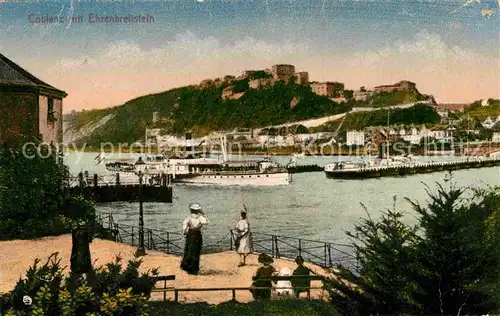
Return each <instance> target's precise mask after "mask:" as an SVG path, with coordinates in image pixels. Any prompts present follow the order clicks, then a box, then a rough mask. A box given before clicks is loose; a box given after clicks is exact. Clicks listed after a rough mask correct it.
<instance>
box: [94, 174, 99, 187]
mask: <svg viewBox="0 0 500 316" xmlns="http://www.w3.org/2000/svg"><path fill="white" fill-rule="evenodd" d="M97 179H98V178H97V173H94V188H97V184H98V180H97Z"/></svg>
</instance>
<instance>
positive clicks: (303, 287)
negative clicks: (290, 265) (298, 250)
mask: <svg viewBox="0 0 500 316" xmlns="http://www.w3.org/2000/svg"><path fill="white" fill-rule="evenodd" d="M295 263H297V268H296V269H295V270H294V271H293V275H294V276H309V275H310V273H311V270H309V268H308V267H306V266H304V258H302V256H297V258H295ZM292 285H293V288H294V292H295V296H296V297H299V295H300V293H302V292H307V291H308V290H309V288H310V287H311V281H309V280H307V279H303V280H302V279H295V280H293V281H292Z"/></svg>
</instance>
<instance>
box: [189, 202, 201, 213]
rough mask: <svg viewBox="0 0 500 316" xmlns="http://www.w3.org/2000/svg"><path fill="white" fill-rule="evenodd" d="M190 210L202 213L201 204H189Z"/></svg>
mask: <svg viewBox="0 0 500 316" xmlns="http://www.w3.org/2000/svg"><path fill="white" fill-rule="evenodd" d="M189 209H190V210H193V211H201V205H200V204H199V203H191V204H189Z"/></svg>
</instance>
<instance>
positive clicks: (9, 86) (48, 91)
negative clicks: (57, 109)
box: [0, 82, 68, 99]
mask: <svg viewBox="0 0 500 316" xmlns="http://www.w3.org/2000/svg"><path fill="white" fill-rule="evenodd" d="M0 90H12V91H23V90H24V91H31V92H36V93H39V94H44V95H48V96H53V97H57V98H61V99H62V98H65V97H67V96H68V94H67V93H66V92H64V91H62V90H58V89H56V88H54V87H49V86H42V85H35V84H15V83H5V82H0Z"/></svg>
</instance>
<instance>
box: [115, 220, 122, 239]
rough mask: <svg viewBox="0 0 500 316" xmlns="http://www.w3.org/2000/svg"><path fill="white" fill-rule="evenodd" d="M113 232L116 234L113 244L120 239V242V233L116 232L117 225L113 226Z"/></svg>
mask: <svg viewBox="0 0 500 316" xmlns="http://www.w3.org/2000/svg"><path fill="white" fill-rule="evenodd" d="M115 232H116V235H115V242H118V240H119V239H120V242H121V238H120V231H119V230H118V224H115Z"/></svg>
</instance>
